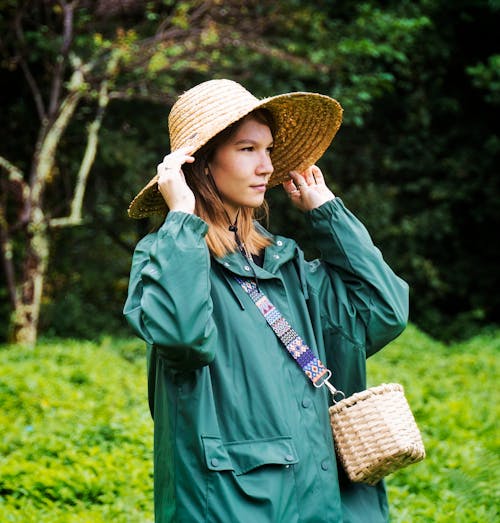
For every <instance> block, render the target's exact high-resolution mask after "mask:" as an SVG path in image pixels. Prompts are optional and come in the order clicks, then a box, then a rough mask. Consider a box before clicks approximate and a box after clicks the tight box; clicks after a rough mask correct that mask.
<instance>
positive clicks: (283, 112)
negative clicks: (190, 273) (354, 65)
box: [128, 80, 342, 218]
mask: <svg viewBox="0 0 500 523" xmlns="http://www.w3.org/2000/svg"><path fill="white" fill-rule="evenodd" d="M255 109H268V110H269V111H270V112H271V114H272V115H273V118H274V122H275V133H274V146H273V151H272V153H271V160H272V163H273V167H274V172H273V174H272V176H271V178H270V180H269V187H272V186H274V185H277V184H279V183H281V182H283V181H285V180H288V178H289V174H288V173H289V172H290V171H293V170H296V171H302V170H304V169H305V168H307V167H309V166H310V165H313V164H314V163H316V162H317V160H318V159H319V158H320V157H321V156H322V155H323V153H324V152H325V151H326V149H327V148H328V146H329V145H330V143H331V141H332V140H333V137H334V136H335V134H336V132H337V130H338V129H339V127H340V124H341V122H342V107H341V106H340V104H339V103H338V102H337V101H336V100H334V99H333V98H330V97H328V96H324V95H321V94H316V93H301V92H297V93H287V94H282V95H279V96H273V97H271V98H264V99H263V100H259V99H258V98H256V97H255V96H253V95H252V94H251V93H250V92H249V91H247V90H246V89H245V88H244V87H243V86H241V85H240V84H238V83H236V82H233V81H232V80H209V81H208V82H203V83H201V84H199V85H197V86H196V87H193V88H192V89H189V91H186V92H185V93H184V94H182V95H181V96H180V97H179V98H178V100H177V101H176V102H175V104H174V105H173V107H172V110H171V111H170V115H169V117H168V127H169V131H170V145H171V150H172V151H175V150H177V149H179V148H181V147H185V146H192V147H193V148H194V150H193V152H196V151H197V150H198V149H200V148H201V147H202V146H203V145H205V144H206V143H207V142H208V141H209V140H210V139H211V138H213V137H214V136H216V135H217V134H219V133H220V132H221V131H223V130H224V129H226V128H227V127H229V126H230V125H231V124H233V123H235V122H236V121H238V120H240V119H241V118H243V117H244V116H246V115H247V114H248V113H250V112H252V111H254V110H255ZM157 180H158V175H157V176H155V177H154V178H153V179H152V180H151V181H150V182H149V183H148V184H147V185H146V186H145V187H144V188H143V189H142V190H141V191H140V192H139V194H138V195H137V196H136V197H135V198H134V200H133V201H132V203H131V204H130V206H129V209H128V214H129V216H130V217H131V218H144V217H146V216H150V215H152V214H161V213H163V212H165V211H166V210H167V207H166V203H165V201H164V199H163V197H162V195H161V193H160V192H159V190H158V183H157Z"/></svg>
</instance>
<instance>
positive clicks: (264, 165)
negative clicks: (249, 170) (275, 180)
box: [257, 151, 274, 175]
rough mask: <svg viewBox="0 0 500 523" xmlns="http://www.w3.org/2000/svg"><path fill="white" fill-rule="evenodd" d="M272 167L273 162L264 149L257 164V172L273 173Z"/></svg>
mask: <svg viewBox="0 0 500 523" xmlns="http://www.w3.org/2000/svg"><path fill="white" fill-rule="evenodd" d="M273 171H274V167H273V162H272V161H271V156H270V155H269V152H268V151H265V152H264V153H263V154H262V156H261V158H260V162H259V165H258V167H257V174H269V175H271V174H273Z"/></svg>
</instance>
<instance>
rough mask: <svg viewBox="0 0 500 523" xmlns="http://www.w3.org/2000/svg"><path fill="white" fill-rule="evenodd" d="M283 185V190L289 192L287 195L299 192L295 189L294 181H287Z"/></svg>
mask: <svg viewBox="0 0 500 523" xmlns="http://www.w3.org/2000/svg"><path fill="white" fill-rule="evenodd" d="M281 185H282V186H283V189H285V192H287V193H291V192H292V191H295V190H297V187H295V184H294V183H293V180H287V181H286V182H283V183H282V184H281Z"/></svg>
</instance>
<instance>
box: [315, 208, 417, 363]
mask: <svg viewBox="0 0 500 523" xmlns="http://www.w3.org/2000/svg"><path fill="white" fill-rule="evenodd" d="M308 214H309V219H310V223H311V225H312V228H313V230H314V236H315V237H316V238H317V242H318V243H317V245H318V247H319V248H320V250H321V254H322V260H321V262H316V263H314V262H313V263H311V264H310V265H309V271H310V272H311V273H315V274H316V277H315V278H313V281H315V285H316V286H317V292H318V293H319V294H320V295H321V296H320V300H321V304H322V307H323V311H322V315H323V318H324V319H325V321H326V322H328V323H329V326H330V327H332V328H334V329H336V330H340V331H343V334H344V335H345V336H347V337H349V338H351V339H352V340H353V341H355V342H356V343H359V344H362V345H364V346H365V347H366V354H367V356H370V355H371V354H373V353H375V352H376V351H378V350H380V349H381V348H382V347H383V346H384V345H386V344H387V343H389V342H390V341H391V340H393V339H394V338H396V337H397V336H398V335H399V334H400V333H401V332H402V331H403V330H404V328H405V326H406V323H407V320H408V285H407V284H406V282H404V281H403V280H402V279H401V278H399V277H398V276H396V275H395V274H394V272H393V271H392V270H391V268H390V267H389V266H388V265H387V263H386V262H385V261H384V259H383V258H382V255H381V253H380V251H379V250H378V249H377V248H376V247H375V246H374V245H373V242H372V240H371V238H370V236H369V234H368V232H367V230H366V229H365V227H364V226H363V224H362V223H361V222H360V221H359V220H358V219H357V218H356V217H355V216H354V215H353V214H352V213H351V212H349V211H348V210H347V209H346V208H345V206H344V204H343V202H342V201H341V200H340V198H335V199H334V200H332V201H330V202H327V203H325V204H323V205H322V206H321V207H318V208H316V209H313V210H312V211H310V212H309V213H308Z"/></svg>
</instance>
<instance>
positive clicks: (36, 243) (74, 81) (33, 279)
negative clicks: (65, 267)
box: [9, 71, 84, 345]
mask: <svg viewBox="0 0 500 523" xmlns="http://www.w3.org/2000/svg"><path fill="white" fill-rule="evenodd" d="M82 84H83V76H82V75H81V73H80V72H78V71H76V72H75V73H74V74H73V76H72V78H71V81H70V87H72V89H71V90H70V92H69V94H68V95H67V97H66V99H65V100H64V101H63V102H62V103H61V106H60V108H59V112H58V116H57V118H56V119H55V121H54V122H53V123H52V124H51V126H50V127H49V128H48V129H47V131H46V132H45V133H42V135H41V140H40V142H39V144H37V147H36V150H37V152H36V153H35V159H34V163H33V169H32V173H31V180H30V191H29V196H28V202H27V203H28V205H27V208H28V209H29V220H28V224H27V228H26V240H25V245H26V250H25V251H24V255H23V269H22V274H21V280H20V282H19V284H18V285H17V292H16V294H17V299H16V306H15V310H14V312H13V314H12V317H11V324H10V329H9V331H10V338H11V341H12V342H13V343H22V344H28V345H34V344H35V343H36V339H37V333H38V320H39V317H40V306H41V303H42V291H43V284H44V280H45V276H46V272H47V267H48V262H49V253H50V234H49V233H50V230H49V224H48V220H47V217H46V216H45V214H44V211H43V193H44V189H45V186H46V184H47V181H48V180H49V178H50V175H51V173H52V170H53V168H54V162H55V154H56V150H57V146H58V145H59V142H60V139H61V136H62V134H63V132H64V131H65V130H66V127H67V126H68V123H69V121H70V119H71V117H72V116H73V114H74V112H75V110H76V107H77V106H78V103H79V101H80V100H81V98H82V96H83V92H84V91H83V89H80V87H81V85H82Z"/></svg>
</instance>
